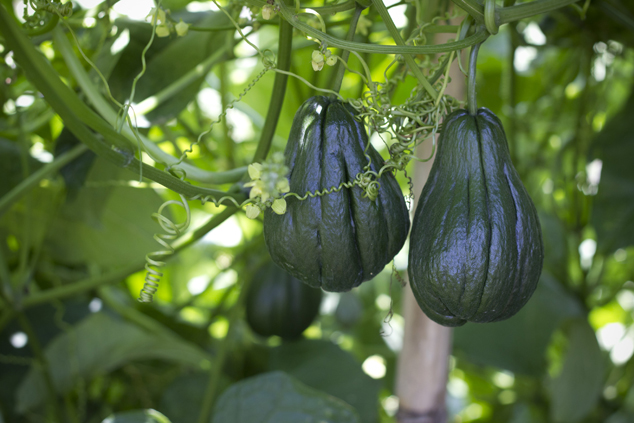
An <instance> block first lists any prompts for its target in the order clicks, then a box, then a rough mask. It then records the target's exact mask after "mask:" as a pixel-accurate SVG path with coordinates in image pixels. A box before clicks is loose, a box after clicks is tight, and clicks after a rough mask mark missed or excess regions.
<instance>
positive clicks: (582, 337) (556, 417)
mask: <svg viewBox="0 0 634 423" xmlns="http://www.w3.org/2000/svg"><path fill="white" fill-rule="evenodd" d="M566 332H567V334H568V350H567V352H566V354H565V356H564V364H563V369H562V370H561V373H560V374H559V375H558V376H557V377H555V378H554V379H552V380H551V381H550V383H549V392H550V398H551V408H550V415H551V419H552V420H553V421H554V422H556V423H573V422H578V421H581V420H583V418H584V417H586V416H587V415H588V413H590V411H592V409H593V408H594V406H595V405H596V404H597V402H598V401H599V398H600V396H601V392H602V390H603V380H604V363H603V357H602V355H601V350H600V349H599V344H598V342H597V338H596V336H595V334H594V330H592V328H591V327H590V325H589V324H588V322H587V320H586V319H582V318H579V319H574V320H572V321H570V322H569V324H568V325H567V326H566Z"/></svg>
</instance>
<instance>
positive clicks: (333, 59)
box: [311, 49, 337, 72]
mask: <svg viewBox="0 0 634 423" xmlns="http://www.w3.org/2000/svg"><path fill="white" fill-rule="evenodd" d="M311 63H312V65H313V70H314V71H315V72H317V71H320V70H322V69H323V68H324V63H325V64H326V65H328V66H334V65H335V64H336V63H337V56H336V55H334V54H332V52H331V51H330V50H328V49H326V51H325V52H324V53H322V52H321V50H315V51H313V61H312V62H311Z"/></svg>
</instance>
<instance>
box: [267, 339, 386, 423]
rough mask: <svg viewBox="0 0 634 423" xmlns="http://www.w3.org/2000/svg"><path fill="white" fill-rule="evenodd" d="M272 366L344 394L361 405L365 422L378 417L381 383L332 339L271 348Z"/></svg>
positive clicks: (356, 406)
mask: <svg viewBox="0 0 634 423" xmlns="http://www.w3.org/2000/svg"><path fill="white" fill-rule="evenodd" d="M270 369H271V370H282V371H284V372H286V373H289V374H290V375H292V376H294V377H296V378H297V379H299V380H300V381H302V382H303V383H305V384H306V385H308V386H310V387H313V388H316V389H319V390H321V391H324V392H327V393H329V394H330V395H333V396H335V397H337V398H341V399H342V400H344V401H345V402H347V403H348V404H350V405H352V406H353V407H354V408H356V409H357V412H358V413H359V416H360V417H361V421H363V422H364V423H373V422H375V421H376V420H377V418H378V414H377V413H378V393H379V389H380V388H381V383H380V382H378V381H376V380H374V379H372V378H370V377H369V376H368V375H366V374H365V373H364V372H363V370H362V369H361V366H360V365H359V362H358V361H357V360H356V359H355V358H354V357H353V356H352V355H350V353H348V352H346V351H344V350H342V349H341V348H339V347H338V346H337V345H335V344H333V343H331V342H327V341H321V340H304V341H299V342H291V343H285V344H283V345H281V346H279V347H277V348H274V349H273V350H272V351H271V354H270Z"/></svg>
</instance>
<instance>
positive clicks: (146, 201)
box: [47, 159, 169, 267]
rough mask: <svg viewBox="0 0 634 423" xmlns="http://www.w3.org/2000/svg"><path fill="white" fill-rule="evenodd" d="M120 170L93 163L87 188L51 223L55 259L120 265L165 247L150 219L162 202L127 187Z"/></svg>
mask: <svg viewBox="0 0 634 423" xmlns="http://www.w3.org/2000/svg"><path fill="white" fill-rule="evenodd" d="M122 172H125V170H122V169H120V168H118V167H116V166H114V165H112V164H110V163H109V162H107V161H105V160H103V159H97V160H96V161H95V163H94V164H93V166H92V169H91V170H90V174H89V176H88V179H87V181H86V183H85V186H84V187H83V188H82V189H80V190H79V192H78V193H77V195H76V196H75V197H74V198H73V199H72V201H69V202H67V203H66V204H65V205H64V207H63V209H62V212H61V213H60V216H59V217H58V218H57V219H56V220H55V222H54V223H53V225H52V228H51V232H50V234H49V236H48V239H47V251H48V253H49V254H50V255H51V256H52V257H53V258H54V259H56V260H58V261H59V262H61V263H66V264H79V263H86V262H90V263H94V264H97V265H99V266H103V267H106V266H118V265H125V264H128V263H130V262H132V261H134V260H139V259H142V258H143V257H144V256H145V255H146V254H147V253H149V252H151V251H156V250H160V249H162V247H161V246H160V245H159V244H158V243H157V242H156V241H155V240H154V239H153V236H154V234H155V233H157V232H160V231H161V228H160V226H159V225H158V224H157V223H156V222H155V221H154V220H153V219H152V217H151V216H152V213H155V212H156V211H157V210H158V208H159V207H160V205H161V204H162V203H163V200H162V199H161V197H160V196H159V195H158V194H157V193H156V192H155V191H154V190H153V189H151V188H135V187H133V186H130V185H128V178H127V176H128V175H127V174H125V173H122ZM124 175H125V176H126V177H125V178H124V177H122V176H124ZM168 215H169V214H168Z"/></svg>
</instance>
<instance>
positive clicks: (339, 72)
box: [332, 4, 364, 93]
mask: <svg viewBox="0 0 634 423" xmlns="http://www.w3.org/2000/svg"><path fill="white" fill-rule="evenodd" d="M363 9H364V7H363V6H361V5H359V4H357V7H356V8H355V9H354V14H353V15H352V20H351V21H350V28H348V35H346V40H347V41H352V40H353V39H354V33H355V32H356V31H357V23H358V22H359V17H361V12H363ZM348 57H350V51H349V50H343V52H342V53H341V61H340V62H337V68H336V70H335V79H334V84H333V85H332V90H333V91H334V92H336V93H338V92H339V91H340V90H341V83H342V82H343V75H344V74H345V73H346V67H345V64H346V63H348Z"/></svg>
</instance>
